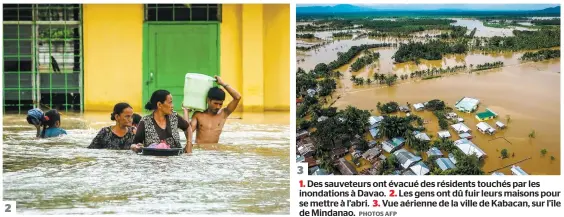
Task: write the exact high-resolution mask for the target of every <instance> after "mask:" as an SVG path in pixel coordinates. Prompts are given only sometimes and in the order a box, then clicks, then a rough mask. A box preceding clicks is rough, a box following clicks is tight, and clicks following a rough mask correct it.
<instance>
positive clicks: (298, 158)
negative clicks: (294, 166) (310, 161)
mask: <svg viewBox="0 0 564 217" xmlns="http://www.w3.org/2000/svg"><path fill="white" fill-rule="evenodd" d="M304 161H305V157H304V156H301V155H299V154H298V155H296V163H300V162H304Z"/></svg>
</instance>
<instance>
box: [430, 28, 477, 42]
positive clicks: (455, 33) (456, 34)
mask: <svg viewBox="0 0 564 217" xmlns="http://www.w3.org/2000/svg"><path fill="white" fill-rule="evenodd" d="M450 30H451V32H450V33H443V34H440V35H439V38H440V39H456V38H462V37H464V36H465V35H466V31H467V30H468V28H466V27H462V26H451V27H450ZM473 32H476V28H474V31H473Z"/></svg>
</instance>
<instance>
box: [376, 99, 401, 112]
mask: <svg viewBox="0 0 564 217" xmlns="http://www.w3.org/2000/svg"><path fill="white" fill-rule="evenodd" d="M378 110H379V111H380V113H382V114H390V113H394V112H397V111H399V104H398V103H397V102H388V103H386V104H384V105H382V106H380V107H378Z"/></svg>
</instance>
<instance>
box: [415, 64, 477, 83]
mask: <svg viewBox="0 0 564 217" xmlns="http://www.w3.org/2000/svg"><path fill="white" fill-rule="evenodd" d="M461 70H466V65H460V66H453V67H450V66H447V68H446V69H443V68H432V69H426V70H419V71H415V72H412V73H411V74H410V75H409V77H410V78H415V77H418V78H421V77H423V80H427V79H432V78H438V77H441V76H438V75H442V74H445V73H455V72H458V71H461Z"/></svg>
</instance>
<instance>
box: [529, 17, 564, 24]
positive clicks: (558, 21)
mask: <svg viewBox="0 0 564 217" xmlns="http://www.w3.org/2000/svg"><path fill="white" fill-rule="evenodd" d="M531 23H532V24H534V25H537V26H546V25H560V19H559V18H554V19H550V20H531Z"/></svg>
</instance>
